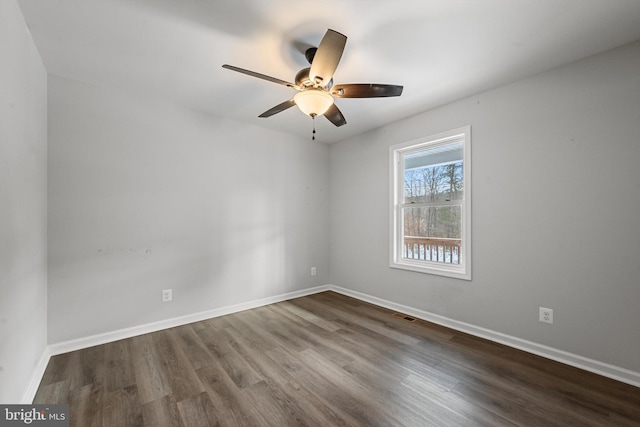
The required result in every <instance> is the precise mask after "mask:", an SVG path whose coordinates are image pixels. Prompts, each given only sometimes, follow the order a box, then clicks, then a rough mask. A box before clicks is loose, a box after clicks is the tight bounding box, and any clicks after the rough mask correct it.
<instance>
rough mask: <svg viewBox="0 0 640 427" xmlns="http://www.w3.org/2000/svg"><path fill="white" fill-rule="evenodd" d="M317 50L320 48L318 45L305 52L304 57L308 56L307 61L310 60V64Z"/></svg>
mask: <svg viewBox="0 0 640 427" xmlns="http://www.w3.org/2000/svg"><path fill="white" fill-rule="evenodd" d="M317 50H318V48H317V47H310V48H309V49H307V50H306V51H305V52H304V57H305V58H307V61H309V64H311V63H312V62H313V58H314V57H315V56H316V52H317Z"/></svg>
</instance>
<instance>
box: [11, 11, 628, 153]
mask: <svg viewBox="0 0 640 427" xmlns="http://www.w3.org/2000/svg"><path fill="white" fill-rule="evenodd" d="M18 3H19V5H20V7H21V9H22V11H23V14H24V16H25V19H26V21H27V25H28V26H29V29H30V31H31V33H32V35H33V38H34V41H35V43H36V45H37V47H38V49H39V51H40V54H41V56H42V59H43V61H44V64H45V66H46V68H47V71H48V72H49V73H52V74H56V75H60V76H64V77H69V78H72V79H77V80H81V81H85V82H89V83H95V84H99V85H108V86H117V87H121V88H124V89H126V90H135V91H140V92H142V93H147V94H151V95H153V96H161V97H162V98H169V99H172V100H173V101H175V102H179V103H182V104H185V105H187V106H189V107H192V108H196V109H198V110H202V111H206V112H209V113H212V114H215V115H219V116H223V117H227V118H230V119H233V120H238V121H241V122H244V123H250V124H253V125H257V126H263V127H267V128H272V129H277V130H280V131H283V132H287V133H291V134H295V135H299V136H301V137H303V138H310V136H311V125H312V123H311V119H310V118H308V117H305V116H304V115H303V114H302V113H301V112H300V111H298V110H297V108H291V109H289V110H286V111H284V112H282V113H280V114H277V115H275V116H273V117H271V118H266V119H260V118H258V115H259V114H260V113H262V112H264V111H265V110H267V109H269V108H271V107H272V106H274V105H276V104H279V103H280V102H282V101H285V100H287V99H289V98H290V97H291V96H292V95H293V93H294V92H293V91H292V90H291V89H289V88H287V87H284V86H280V85H277V84H274V83H271V82H267V81H264V80H260V79H256V78H252V77H249V76H246V75H243V74H239V73H235V72H232V71H229V70H225V69H223V68H221V66H222V64H225V63H228V64H232V65H235V66H238V67H242V68H247V69H250V70H253V71H257V72H260V73H263V74H267V75H270V76H273V77H276V78H279V79H282V80H286V81H293V80H294V76H295V74H296V72H297V71H298V70H299V69H301V68H304V67H305V66H308V63H307V62H306V60H305V59H304V55H303V52H304V50H305V49H306V47H308V46H312V45H313V46H317V44H318V43H319V42H320V39H321V38H322V36H323V35H324V33H325V31H326V29H327V28H332V29H335V30H336V31H339V32H341V33H343V34H345V35H346V36H347V37H348V41H347V46H346V49H345V51H344V55H343V57H342V60H341V62H340V65H339V67H338V69H337V71H336V73H335V75H334V81H335V83H336V84H339V83H390V84H400V85H404V93H403V94H402V96H401V97H399V98H377V99H338V100H337V101H336V104H337V105H338V107H339V108H340V109H341V110H342V112H343V113H344V115H345V117H346V119H347V125H345V126H342V127H340V128H335V127H334V126H333V125H332V124H331V123H329V122H328V121H327V120H325V119H324V118H319V119H317V120H316V127H317V130H318V140H319V141H322V142H336V141H340V140H342V139H344V138H347V137H350V136H353V135H356V134H359V133H362V132H366V131H368V130H370V129H373V128H376V127H379V126H382V125H384V124H387V123H389V122H392V121H395V120H398V119H401V118H403V117H408V116H411V115H414V114H416V113H419V112H422V111H425V110H428V109H430V108H433V107H436V106H439V105H442V104H445V103H448V102H451V101H453V100H456V99H460V98H462V97H465V96H469V95H472V94H475V93H478V92H481V91H484V90H486V89H489V88H493V87H496V86H500V85H502V84H505V83H508V82H511V81H514V80H517V79H519V78H522V77H525V76H528V75H532V74H535V73H538V72H540V71H544V70H547V69H550V68H553V67H557V66H559V65H563V64H566V63H569V62H572V61H575V60H577V59H581V58H584V57H586V56H589V55H592V54H595V53H598V52H602V51H605V50H608V49H610V48H613V47H617V46H620V45H623V44H626V43H629V42H632V41H634V40H638V39H640V0H394V1H392V0H367V1H365V0H351V1H347V0H314V1H308V0H18Z"/></svg>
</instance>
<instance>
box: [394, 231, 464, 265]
mask: <svg viewBox="0 0 640 427" xmlns="http://www.w3.org/2000/svg"><path fill="white" fill-rule="evenodd" d="M460 246H461V240H460V239H447V238H432V237H413V236H404V254H403V257H404V258H407V259H415V260H422V261H434V262H441V263H445V264H460Z"/></svg>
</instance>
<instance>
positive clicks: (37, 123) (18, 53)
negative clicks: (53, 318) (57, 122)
mask: <svg viewBox="0 0 640 427" xmlns="http://www.w3.org/2000/svg"><path fill="white" fill-rule="evenodd" d="M0 64H2V65H0V295H1V296H0V402H2V403H20V402H21V401H22V399H23V397H24V396H25V392H26V389H27V385H28V384H29V382H30V381H31V379H32V376H33V374H34V372H35V371H36V367H37V366H38V364H39V362H40V359H41V357H42V355H43V353H44V351H45V347H46V344H47V336H46V333H47V270H46V268H47V264H46V248H47V229H46V225H47V219H46V215H47V181H46V177H47V163H46V162H47V110H46V107H47V74H46V71H45V69H44V66H43V64H42V61H41V60H40V56H39V54H38V52H37V50H36V48H35V46H34V44H33V41H32V40H31V36H30V35H29V32H28V30H27V27H26V25H25V23H24V20H23V18H22V14H21V12H20V10H19V8H18V5H17V4H16V3H15V1H13V0H9V1H4V0H3V1H0Z"/></svg>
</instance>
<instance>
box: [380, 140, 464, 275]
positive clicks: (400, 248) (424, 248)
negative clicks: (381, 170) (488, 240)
mask: <svg viewBox="0 0 640 427" xmlns="http://www.w3.org/2000/svg"><path fill="white" fill-rule="evenodd" d="M389 162H390V198H391V203H390V205H391V208H390V209H391V211H390V237H391V238H390V240H391V267H393V268H402V269H405V270H412V271H418V272H422V273H430V274H438V275H442V276H449V277H457V278H460V279H466V280H471V128H470V127H464V128H461V129H456V130H453V131H450V132H445V133H442V134H438V135H433V136H430V137H427V138H422V139H419V140H416V141H410V142H406V143H403V144H399V145H394V146H392V147H391V148H390V149H389Z"/></svg>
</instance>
